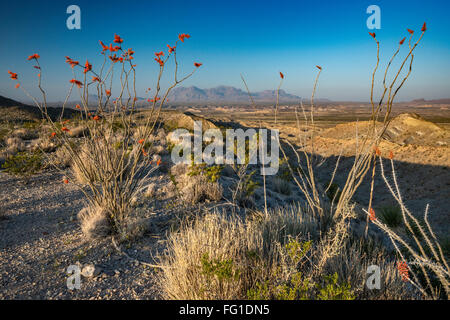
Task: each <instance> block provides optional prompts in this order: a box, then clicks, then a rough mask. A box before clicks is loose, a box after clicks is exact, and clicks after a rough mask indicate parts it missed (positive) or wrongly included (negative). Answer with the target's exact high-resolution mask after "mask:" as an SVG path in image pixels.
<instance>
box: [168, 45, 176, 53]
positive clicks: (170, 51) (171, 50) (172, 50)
mask: <svg viewBox="0 0 450 320" xmlns="http://www.w3.org/2000/svg"><path fill="white" fill-rule="evenodd" d="M167 47H168V48H169V53H172V52H175V47H171V46H169V45H167Z"/></svg>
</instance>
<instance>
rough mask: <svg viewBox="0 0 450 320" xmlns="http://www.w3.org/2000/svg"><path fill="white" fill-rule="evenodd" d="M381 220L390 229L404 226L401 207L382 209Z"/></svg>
mask: <svg viewBox="0 0 450 320" xmlns="http://www.w3.org/2000/svg"><path fill="white" fill-rule="evenodd" d="M380 219H381V221H382V222H383V223H384V224H386V225H387V226H388V227H390V228H396V227H399V226H400V225H401V224H402V211H401V209H400V207H399V206H386V207H382V208H381V209H380Z"/></svg>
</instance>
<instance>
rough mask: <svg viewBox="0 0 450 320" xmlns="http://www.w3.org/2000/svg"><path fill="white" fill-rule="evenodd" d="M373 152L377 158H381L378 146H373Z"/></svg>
mask: <svg viewBox="0 0 450 320" xmlns="http://www.w3.org/2000/svg"><path fill="white" fill-rule="evenodd" d="M373 151H375V154H376V155H377V156H381V151H380V149H379V148H378V146H373Z"/></svg>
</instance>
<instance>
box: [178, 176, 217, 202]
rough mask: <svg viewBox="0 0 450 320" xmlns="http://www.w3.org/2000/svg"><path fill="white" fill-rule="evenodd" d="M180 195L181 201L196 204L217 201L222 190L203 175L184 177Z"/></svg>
mask: <svg viewBox="0 0 450 320" xmlns="http://www.w3.org/2000/svg"><path fill="white" fill-rule="evenodd" d="M184 179H185V180H184V181H183V182H182V185H183V186H182V188H181V194H182V198H183V201H185V202H187V203H190V204H196V203H199V202H204V201H207V200H210V201H219V200H220V199H222V194H223V189H222V186H221V185H220V184H219V183H218V182H211V181H209V180H208V178H207V177H205V176H203V175H198V176H193V177H188V176H185V177H184Z"/></svg>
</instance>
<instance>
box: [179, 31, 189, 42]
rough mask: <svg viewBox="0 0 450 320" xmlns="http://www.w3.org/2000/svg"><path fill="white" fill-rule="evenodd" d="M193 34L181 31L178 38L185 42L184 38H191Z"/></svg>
mask: <svg viewBox="0 0 450 320" xmlns="http://www.w3.org/2000/svg"><path fill="white" fill-rule="evenodd" d="M190 37H191V36H190V35H188V34H186V33H180V34H179V35H178V39H180V41H181V42H184V39H189V38H190Z"/></svg>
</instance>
